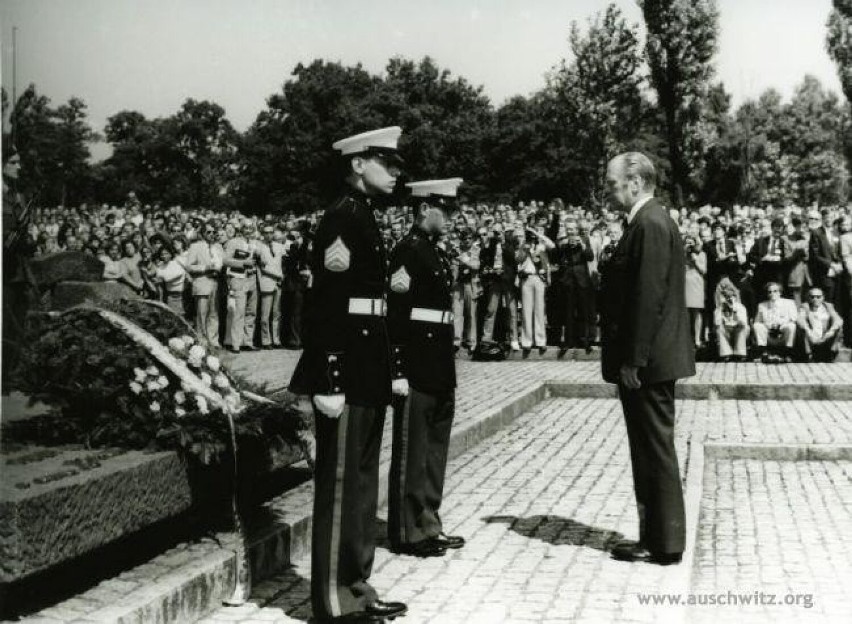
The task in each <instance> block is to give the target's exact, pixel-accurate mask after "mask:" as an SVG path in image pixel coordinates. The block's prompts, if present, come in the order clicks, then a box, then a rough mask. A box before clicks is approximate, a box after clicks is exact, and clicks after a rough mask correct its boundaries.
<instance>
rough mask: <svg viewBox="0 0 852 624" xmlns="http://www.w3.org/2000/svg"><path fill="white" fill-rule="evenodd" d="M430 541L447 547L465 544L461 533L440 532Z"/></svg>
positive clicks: (457, 546)
mask: <svg viewBox="0 0 852 624" xmlns="http://www.w3.org/2000/svg"><path fill="white" fill-rule="evenodd" d="M430 541H431V542H433V543H435V544H438V545H439V546H441V547H443V548H445V549H447V548H461V547H462V546H464V544H465V541H464V538H463V537H461V536H459V535H447V534H446V533H438V535H436V536H435V537H433V538H432V539H431V540H430Z"/></svg>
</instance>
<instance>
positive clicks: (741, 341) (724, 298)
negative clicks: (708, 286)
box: [713, 277, 749, 362]
mask: <svg viewBox="0 0 852 624" xmlns="http://www.w3.org/2000/svg"><path fill="white" fill-rule="evenodd" d="M714 300H715V302H716V306H715V309H714V312H713V326H714V328H715V331H716V343H717V344H718V345H719V359H720V360H721V361H722V362H731V361H744V360H745V358H746V355H747V340H748V334H749V327H748V314H747V313H746V309H745V306H744V305H743V304H742V303H741V302H740V291H739V290H737V287H736V286H734V284H733V282H731V280H730V279H729V278H727V277H723V278H722V279H721V280H720V281H719V283H718V285H717V286H716V292H715V297H714Z"/></svg>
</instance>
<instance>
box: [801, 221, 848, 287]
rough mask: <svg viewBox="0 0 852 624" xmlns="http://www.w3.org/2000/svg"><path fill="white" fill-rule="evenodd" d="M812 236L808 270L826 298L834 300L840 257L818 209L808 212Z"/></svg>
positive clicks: (812, 280)
mask: <svg viewBox="0 0 852 624" xmlns="http://www.w3.org/2000/svg"><path fill="white" fill-rule="evenodd" d="M808 227H809V228H810V230H811V238H810V241H809V243H808V272H809V273H810V276H811V283H812V284H813V285H814V286H816V287H818V288H821V289H822V292H823V294H824V295H825V300H826V301H828V302H829V303H833V302H834V289H835V281H836V279H835V278H836V277H837V276H838V275H839V274H840V272H841V271H842V268H843V267H842V265H841V264H840V258H839V257H838V254H837V252H836V250H835V249H834V246H833V245H832V244H831V241H830V240H829V239H828V234H827V233H826V231H825V227H823V222H822V215H820V213H819V212H818V211H816V210H811V211H810V212H809V213H808Z"/></svg>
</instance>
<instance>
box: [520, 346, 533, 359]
mask: <svg viewBox="0 0 852 624" xmlns="http://www.w3.org/2000/svg"><path fill="white" fill-rule="evenodd" d="M522 353H523V358H524V359H527V358H528V357H529V356H530V353H532V349H530V348H529V347H524V348H523V350H522Z"/></svg>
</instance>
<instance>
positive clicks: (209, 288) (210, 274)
mask: <svg viewBox="0 0 852 624" xmlns="http://www.w3.org/2000/svg"><path fill="white" fill-rule="evenodd" d="M223 256H224V251H223V249H222V246H221V245H220V244H219V243H212V244H208V243H207V241H203V240H198V241H195V242H194V243H192V245H190V246H189V249H188V250H187V254H186V270H187V272H188V273H189V274H190V275H191V276H192V294H193V295H197V296H210V295H211V294H212V293H213V291H214V290H216V286H217V284H218V280H219V272H220V271H221V270H222V257H223Z"/></svg>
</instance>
